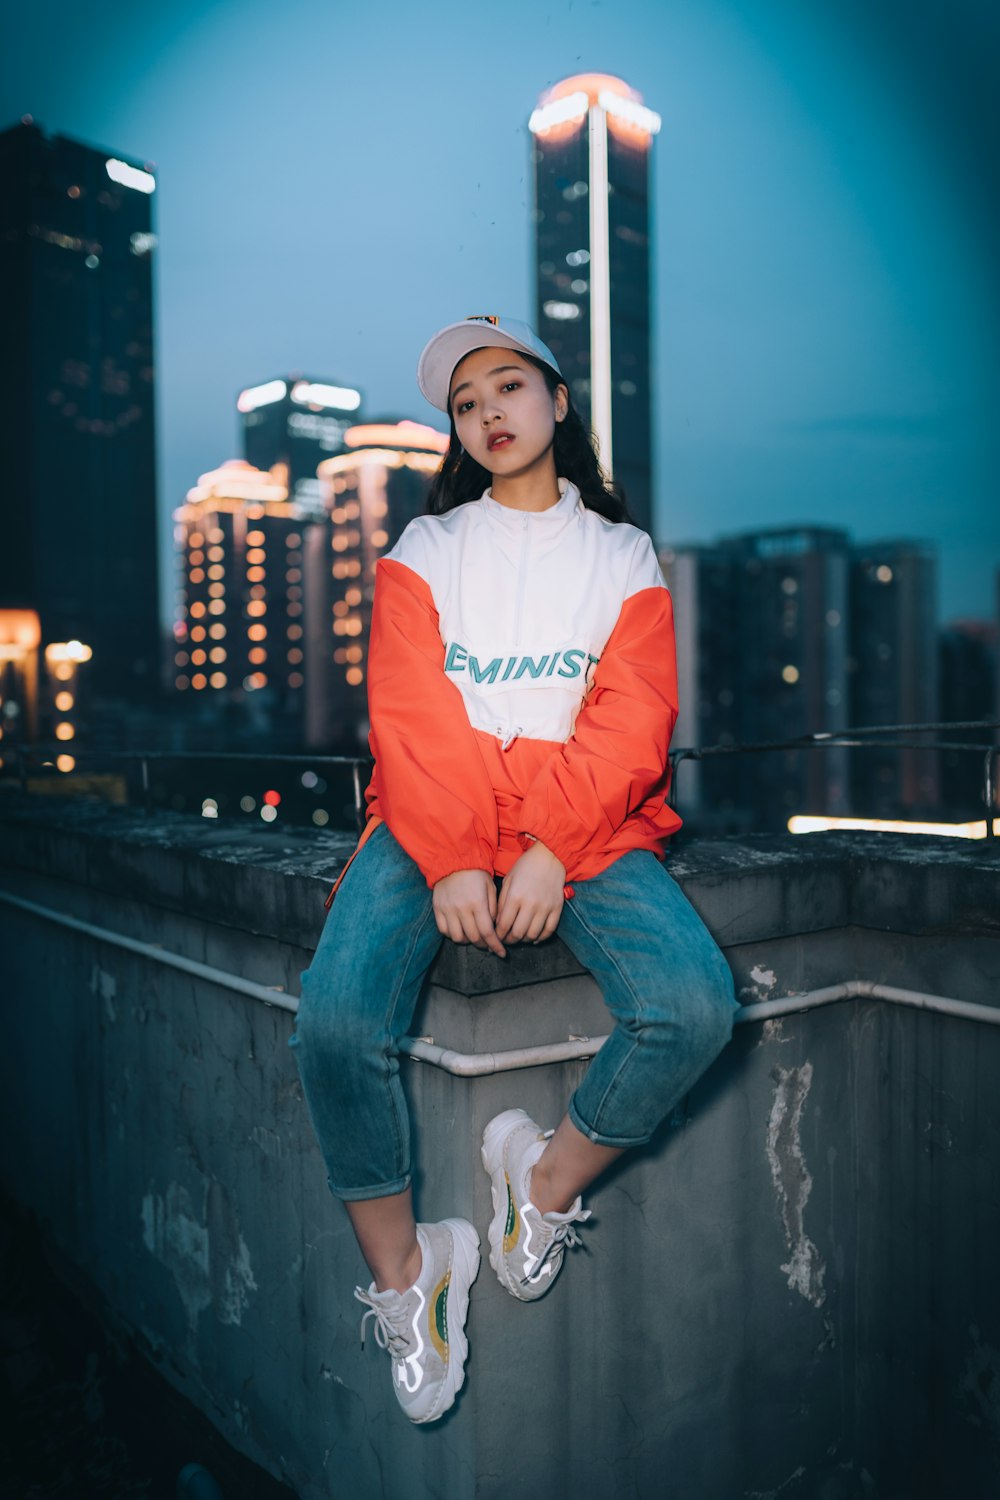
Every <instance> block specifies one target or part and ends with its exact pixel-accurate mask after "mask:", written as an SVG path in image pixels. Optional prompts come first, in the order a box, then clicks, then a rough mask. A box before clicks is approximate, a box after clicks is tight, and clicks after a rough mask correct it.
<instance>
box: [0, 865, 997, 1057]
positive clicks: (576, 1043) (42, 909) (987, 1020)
mask: <svg viewBox="0 0 1000 1500" xmlns="http://www.w3.org/2000/svg"><path fill="white" fill-rule="evenodd" d="M0 901H2V902H6V903H7V905H9V906H15V907H18V908H19V909H20V910H22V911H26V912H29V913H30V914H31V915H32V916H36V917H40V918H42V919H43V920H45V921H49V922H56V923H58V924H59V925H60V926H62V927H68V928H70V929H71V930H72V931H74V932H80V933H82V934H83V935H84V936H86V937H93V938H95V939H96V940H97V941H98V942H102V943H110V944H112V945H113V946H114V947H118V948H125V949H127V950H128V951H129V952H130V953H136V954H138V955H139V956H140V957H142V958H148V959H151V960H152V961H153V962H154V963H161V964H166V965H167V966H168V967H169V968H173V969H179V970H181V971H182V972H183V973H185V974H191V975H192V976H194V977H195V978H197V979H204V980H205V981H206V982H207V983H209V984H215V985H219V986H220V987H222V988H223V989H228V990H233V991H235V992H236V993H237V994H240V995H246V996H248V998H249V999H251V1000H261V1001H263V1003H264V1004H265V1005H275V1006H277V1007H278V1008H279V1009H281V1010H287V1011H290V1012H291V1013H292V1014H293V1015H294V1014H295V1013H296V1012H297V1010H298V1008H299V1002H298V999H297V997H296V996H295V995H286V994H285V992H284V991H283V990H276V989H269V988H268V987H267V986H266V985H263V984H256V983H255V982H254V981H253V980H252V979H243V978H242V977H241V976H240V975H238V974H229V973H227V972H226V970H225V969H215V968H212V967H211V965H209V964H201V963H198V962H197V961H196V960H194V959H191V958H184V957H182V956H181V955H180V954H177V953H169V952H167V950H166V949H165V948H158V947H156V946H155V945H154V944H152V943H143V942H140V941H139V940H138V939H137V938H130V937H125V936H123V934H122V933H119V932H112V931H111V930H110V929H109V928H106V927H95V926H94V925H93V923H91V922H82V921H80V919H79V918H78V917H71V916H68V915H67V914H66V913H65V912H58V911H53V910H52V909H51V908H50V907H47V906H40V905H38V903H37V902H34V901H25V900H24V899H23V898H22V897H20V896H13V895H11V894H10V892H9V891H0ZM851 999H870V1000H884V1001H887V1002H888V1003H889V1004H893V1005H906V1006H910V1007H912V1008H915V1009H917V1010H929V1011H936V1012H937V1013H938V1014H940V1015H946V1016H957V1017H960V1018H961V1019H962V1020H966V1021H979V1022H982V1023H984V1024H986V1025H988V1026H1000V1006H994V1005H977V1004H975V1003H974V1002H972V1001H967V1000H955V999H952V998H951V997H950V996H947V995H929V994H925V993H923V991H921V990H907V989H899V988H897V987H896V986H894V985H888V984H879V983H877V982H875V981H874V980H871V979H847V980H844V981H843V982H842V983H841V984H833V985H826V986H825V987H823V988H821V989H815V990H807V991H806V992H805V993H804V994H801V995H786V996H783V997H782V998H781V999H780V1000H761V1001H756V1002H754V1003H752V1004H750V1005H743V1006H741V1007H740V1009H739V1010H738V1011H737V1013H736V1015H735V1017H734V1023H735V1024H736V1025H737V1026H739V1025H746V1024H748V1023H749V1022H751V1021H765V1020H769V1019H771V1018H772V1017H774V1016H785V1015H791V1014H794V1013H796V1012H799V1011H807V1010H816V1009H817V1008H818V1007H819V1006H821V1005H832V1004H834V1003H835V1002H836V1001H838V1000H851ZM607 1040H608V1038H607V1036H589V1037H588V1036H571V1037H568V1038H567V1040H566V1041H565V1042H546V1043H542V1044H540V1045H538V1046H535V1047H514V1048H511V1049H510V1050H508V1051H504V1052H457V1051H455V1049H454V1048H452V1047H442V1046H441V1045H440V1044H439V1043H437V1042H435V1041H434V1038H433V1037H404V1038H403V1039H402V1041H401V1042H400V1044H399V1050H400V1051H401V1052H403V1053H405V1055H406V1056H407V1057H410V1058H412V1059H413V1060H414V1061H416V1062H424V1063H429V1064H430V1065H431V1066H432V1067H436V1068H441V1069H442V1070H443V1071H444V1072H445V1073H451V1074H453V1075H454V1076H455V1077H456V1078H482V1077H486V1076H487V1075H489V1074H492V1073H510V1072H514V1071H515V1070H517V1069H519V1068H540V1067H547V1066H549V1065H550V1064H552V1063H561V1062H577V1061H579V1060H580V1059H582V1058H588V1057H593V1056H594V1054H595V1053H596V1052H599V1051H600V1049H601V1048H602V1047H603V1045H604V1043H605V1042H606V1041H607Z"/></svg>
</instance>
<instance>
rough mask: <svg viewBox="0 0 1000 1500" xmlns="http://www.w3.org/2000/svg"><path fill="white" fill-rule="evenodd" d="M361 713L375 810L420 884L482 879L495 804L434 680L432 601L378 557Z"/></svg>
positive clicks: (476, 755) (439, 675)
mask: <svg viewBox="0 0 1000 1500" xmlns="http://www.w3.org/2000/svg"><path fill="white" fill-rule="evenodd" d="M368 709H369V717H370V719H371V726H372V727H371V748H372V752H373V754H374V756H375V772H374V783H375V788H376V792H377V796H378V802H379V808H380V811H381V813H382V816H383V817H384V819H385V821H386V823H388V825H389V828H390V829H391V831H392V833H393V835H394V836H395V837H396V838H397V839H398V840H399V842H400V844H402V846H403V848H404V849H405V850H406V852H407V854H409V855H410V856H411V858H413V859H414V860H416V862H417V864H418V865H419V866H420V870H421V872H422V874H423V876H424V878H425V880H426V881H427V884H428V885H429V886H432V887H433V886H434V885H436V884H437V882H438V881H439V880H441V879H443V878H444V876H445V875H450V874H452V873H453V872H454V871H456V870H488V871H489V872H490V873H491V874H492V872H493V868H494V864H495V860H496V852H497V842H498V832H497V805H496V796H495V794H494V791H493V787H492V785H491V783H490V780H489V777H488V775H487V772H486V767H485V764H484V762H483V758H482V755H481V754H480V751H479V746H478V744H477V742H476V737H475V734H474V732H473V729H472V726H471V724H470V723H469V717H468V714H467V713H466V711H465V704H464V703H463V702H462V695H461V693H460V692H459V690H458V688H457V687H456V686H455V685H454V683H452V682H449V681H448V679H447V678H446V677H445V675H444V644H443V642H442V640H441V635H440V630H439V627H438V612H437V609H436V608H435V605H434V599H433V596H432V594H431V590H430V587H429V585H428V584H427V582H426V581H425V580H424V579H423V578H422V577H421V576H420V575H419V573H417V572H415V571H414V570H413V569H411V568H409V567H407V566H406V565H405V564H404V563H401V562H396V561H393V560H391V559H387V558H382V559H380V561H379V563H378V565H377V568H376V583H375V598H374V603H373V607H372V624H371V636H370V640H369V648H368Z"/></svg>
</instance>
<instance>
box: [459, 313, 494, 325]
mask: <svg viewBox="0 0 1000 1500" xmlns="http://www.w3.org/2000/svg"><path fill="white" fill-rule="evenodd" d="M465 321H466V322H467V323H492V324H493V327H494V328H495V327H496V326H497V324H498V323H499V322H500V318H499V316H494V315H493V314H492V313H473V314H472V315H471V317H468V318H466V320H465Z"/></svg>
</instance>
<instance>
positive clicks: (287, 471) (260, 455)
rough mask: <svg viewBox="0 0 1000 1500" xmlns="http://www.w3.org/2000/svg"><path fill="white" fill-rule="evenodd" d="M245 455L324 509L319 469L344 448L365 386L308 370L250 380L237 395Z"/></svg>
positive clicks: (309, 504) (309, 505)
mask: <svg viewBox="0 0 1000 1500" xmlns="http://www.w3.org/2000/svg"><path fill="white" fill-rule="evenodd" d="M236 409H237V412H238V413H239V422H240V432H241V434H242V442H243V457H244V458H245V459H246V460H247V462H248V463H251V464H253V466H254V468H256V469H263V470H264V471H265V472H266V473H269V474H270V475H271V476H272V478H274V479H275V480H277V481H278V483H279V484H283V485H284V486H285V487H286V489H287V490H288V495H289V499H290V500H291V501H292V502H293V503H294V504H296V505H299V506H303V507H305V508H306V509H307V510H308V511H309V512H310V513H315V514H317V515H321V514H322V498H323V497H322V493H321V489H320V484H319V481H318V479H317V478H316V470H317V469H318V467H319V465H320V464H321V463H322V462H323V461H324V459H327V458H331V457H333V456H334V455H335V454H337V453H342V452H343V450H344V433H345V432H346V431H347V429H348V427H352V426H354V425H355V424H356V423H357V422H358V421H359V419H360V411H361V392H360V391H357V390H355V389H354V387H353V386H349V385H343V384H340V383H338V382H337V381H332V380H324V379H319V378H316V377H313V376H310V375H285V376H281V377H279V378H278V379H275V380H265V381H264V382H263V383H262V384H260V385H253V386H248V387H247V388H246V389H245V390H242V391H241V392H240V394H239V396H238V397H237V400H236Z"/></svg>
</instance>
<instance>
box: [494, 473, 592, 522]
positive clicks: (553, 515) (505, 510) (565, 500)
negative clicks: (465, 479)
mask: <svg viewBox="0 0 1000 1500" xmlns="http://www.w3.org/2000/svg"><path fill="white" fill-rule="evenodd" d="M556 483H557V484H558V485H559V499H558V500H557V501H556V503H555V505H550V506H549V508H548V510H514V509H513V508H512V507H511V506H509V505H501V504H500V501H499V500H494V498H493V494H492V491H490V490H488V489H487V490H484V491H483V495H482V499H481V500H480V504H481V505H482V506H483V509H484V510H485V511H486V513H487V514H488V515H489V516H490V517H493V518H495V519H496V520H498V521H500V522H501V523H504V524H507V525H511V526H514V525H519V523H520V522H521V519H522V517H524V516H528V517H529V518H530V520H531V522H532V524H533V525H535V526H546V527H549V526H553V525H557V524H560V523H563V522H566V521H568V520H570V519H571V518H572V516H573V515H574V514H575V513H576V510H577V507H578V506H582V503H583V502H582V501H581V499H580V491H579V490H578V489H577V487H576V485H575V484H573V483H571V481H570V480H568V479H559V480H557V481H556Z"/></svg>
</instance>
